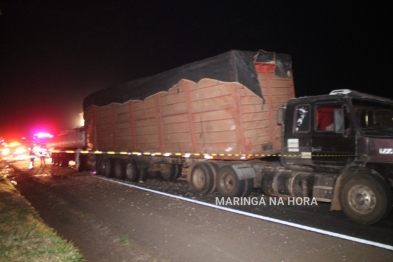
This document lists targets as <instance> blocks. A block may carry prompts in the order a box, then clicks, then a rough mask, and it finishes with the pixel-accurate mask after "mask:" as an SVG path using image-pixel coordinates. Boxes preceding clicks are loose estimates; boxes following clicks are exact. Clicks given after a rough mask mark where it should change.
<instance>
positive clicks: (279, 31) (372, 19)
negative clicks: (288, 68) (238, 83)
mask: <svg viewBox="0 0 393 262" xmlns="http://www.w3.org/2000/svg"><path fill="white" fill-rule="evenodd" d="M152 6H154V8H152ZM0 10H1V15H0V35H1V41H0V61H1V62H0V79H1V88H0V99H1V101H0V137H5V138H10V137H13V138H18V137H20V136H31V135H32V133H34V132H35V131H40V130H41V131H49V132H52V133H54V134H56V133H58V132H60V131H62V130H66V129H71V128H73V127H75V126H76V125H77V119H78V118H79V113H80V112H82V102H83V98H84V97H86V96H88V95H89V94H90V93H92V92H94V91H97V90H100V89H103V88H108V87H112V86H115V85H118V84H121V83H124V82H127V81H130V80H133V79H137V78H141V77H147V76H151V75H155V74H158V73H160V72H163V71H166V70H170V69H173V68H176V67H179V66H182V65H184V64H188V63H192V62H195V61H199V60H203V59H205V58H209V57H212V56H216V55H218V54H221V53H225V52H228V51H230V50H246V51H258V50H259V49H263V50H266V51H272V52H277V53H285V54H289V55H291V56H292V63H293V74H294V83H295V91H296V95H297V96H305V95H318V94H326V93H329V92H330V91H331V90H333V89H343V88H348V89H353V90H357V91H360V92H365V93H371V94H374V95H379V96H384V97H389V98H393V95H392V94H391V92H389V91H388V90H389V87H390V85H389V83H388V76H389V73H390V72H389V71H390V67H389V62H390V60H391V57H392V55H391V53H392V52H391V46H392V40H391V39H390V35H389V33H390V31H391V25H392V21H391V20H392V18H391V15H390V13H389V10H390V9H389V8H388V6H387V5H386V6H385V5H383V4H377V3H373V4H372V5H367V4H361V3H357V4H356V5H354V4H350V3H327V2H312V1H310V2H307V3H304V2H302V3H295V2H289V3H285V4H283V3H281V2H280V3H279V2H274V3H270V2H269V3H263V2H257V3H254V2H253V3H249V4H245V3H244V1H243V2H240V1H239V2H238V1H231V2H230V3H229V2H228V3H227V2H225V4H220V3H212V2H206V3H204V2H203V1H198V2H183V1H171V2H170V3H164V2H161V1H153V2H152V3H150V4H149V5H148V4H143V3H141V2H138V1H120V0H119V1H105V0H103V1H93V0H87V1H74V0H70V1H63V0H59V1H56V2H54V3H52V2H51V1H45V0H36V1H23V0H20V1H5V2H3V3H1V4H0ZM44 129H45V130H44Z"/></svg>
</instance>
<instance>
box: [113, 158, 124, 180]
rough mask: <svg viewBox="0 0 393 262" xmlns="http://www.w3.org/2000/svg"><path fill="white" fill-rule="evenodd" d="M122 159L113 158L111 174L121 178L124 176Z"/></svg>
mask: <svg viewBox="0 0 393 262" xmlns="http://www.w3.org/2000/svg"><path fill="white" fill-rule="evenodd" d="M124 169H125V165H124V161H123V160H121V159H115V161H114V163H113V176H114V177H115V178H117V179H123V178H124Z"/></svg>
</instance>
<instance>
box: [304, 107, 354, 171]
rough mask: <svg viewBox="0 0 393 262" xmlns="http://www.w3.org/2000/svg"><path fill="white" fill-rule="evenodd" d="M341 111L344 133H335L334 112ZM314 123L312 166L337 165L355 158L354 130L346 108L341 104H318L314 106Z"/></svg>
mask: <svg viewBox="0 0 393 262" xmlns="http://www.w3.org/2000/svg"><path fill="white" fill-rule="evenodd" d="M335 109H343V114H344V124H345V126H344V129H345V131H344V133H336V132H335V131H334V130H335V127H334V110H335ZM313 115H314V121H313V122H314V123H313V132H312V139H311V152H312V162H313V164H314V165H323V164H339V165H345V163H347V162H349V161H351V160H353V159H354V157H355V152H356V151H355V150H356V148H355V130H354V128H351V126H352V124H351V121H350V118H349V114H348V108H347V106H345V105H344V104H342V102H340V103H337V102H332V103H319V104H315V105H314V114H313Z"/></svg>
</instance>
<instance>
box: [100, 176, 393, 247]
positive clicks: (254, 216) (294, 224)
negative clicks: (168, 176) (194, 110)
mask: <svg viewBox="0 0 393 262" xmlns="http://www.w3.org/2000/svg"><path fill="white" fill-rule="evenodd" d="M96 177H97V178H99V179H102V180H106V181H109V182H114V183H117V184H120V185H124V186H128V187H133V188H137V189H140V190H144V191H147V192H151V193H155V194H158V195H163V196H167V197H171V198H175V199H179V200H183V201H187V202H191V203H194V204H198V205H202V206H207V207H212V208H216V209H220V210H223V211H227V212H231V213H235V214H239V215H244V216H248V217H253V218H257V219H260V220H265V221H269V222H273V223H277V224H281V225H286V226H290V227H294V228H299V229H303V230H306V231H310V232H314V233H319V234H323V235H327V236H331V237H336V238H341V239H345V240H349V241H353V242H356V243H361V244H365V245H370V246H375V247H379V248H383V249H387V250H391V251H393V246H390V245H386V244H382V243H378V242H374V241H369V240H366V239H361V238H357V237H351V236H347V235H343V234H339V233H335V232H330V231H327V230H323V229H318V228H315V227H309V226H304V225H300V224H296V223H293V222H287V221H284V220H279V219H275V218H271V217H266V216H261V215H256V214H252V213H247V212H244V211H240V210H236V209H231V208H228V207H224V206H216V205H213V204H210V203H205V202H201V201H197V200H194V199H190V198H186V197H182V196H176V195H171V194H168V193H165V192H160V191H156V190H152V189H149V188H144V187H139V186H135V185H132V184H127V183H124V182H121V181H116V180H111V179H108V178H104V177H100V176H96Z"/></svg>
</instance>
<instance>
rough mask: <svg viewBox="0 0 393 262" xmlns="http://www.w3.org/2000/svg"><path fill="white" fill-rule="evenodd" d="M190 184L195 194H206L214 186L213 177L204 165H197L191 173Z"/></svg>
mask: <svg viewBox="0 0 393 262" xmlns="http://www.w3.org/2000/svg"><path fill="white" fill-rule="evenodd" d="M191 184H192V187H193V188H194V190H195V191H196V192H199V193H201V194H207V193H209V192H210V191H211V190H212V187H213V186H214V177H213V174H212V172H211V170H210V167H209V166H208V165H207V164H206V163H197V164H196V165H195V166H194V167H193V168H192V171H191Z"/></svg>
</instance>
